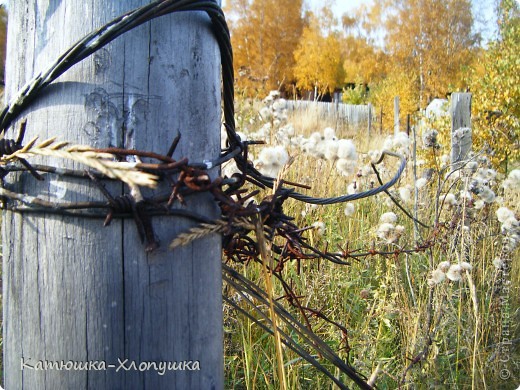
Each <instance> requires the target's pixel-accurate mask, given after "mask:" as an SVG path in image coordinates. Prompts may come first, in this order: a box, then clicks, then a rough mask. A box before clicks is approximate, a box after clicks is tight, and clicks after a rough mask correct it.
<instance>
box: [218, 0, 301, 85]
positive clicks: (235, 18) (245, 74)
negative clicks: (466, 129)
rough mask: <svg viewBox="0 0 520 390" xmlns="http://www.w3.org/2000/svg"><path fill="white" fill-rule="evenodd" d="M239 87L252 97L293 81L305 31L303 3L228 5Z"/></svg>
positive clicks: (271, 0)
mask: <svg viewBox="0 0 520 390" xmlns="http://www.w3.org/2000/svg"><path fill="white" fill-rule="evenodd" d="M228 3H229V5H228V6H227V7H226V11H227V13H228V14H229V20H230V27H231V41H232V44H233V53H234V66H235V69H236V75H237V84H238V85H237V86H238V88H240V89H242V90H245V91H246V93H248V94H250V95H258V94H264V93H265V92H267V91H269V90H272V89H283V88H284V86H285V85H287V84H289V83H291V82H292V81H293V79H294V74H293V69H294V56H293V52H294V48H295V47H296V46H297V44H298V42H299V40H300V36H301V34H302V29H303V17H302V4H303V0H233V1H230V2H228Z"/></svg>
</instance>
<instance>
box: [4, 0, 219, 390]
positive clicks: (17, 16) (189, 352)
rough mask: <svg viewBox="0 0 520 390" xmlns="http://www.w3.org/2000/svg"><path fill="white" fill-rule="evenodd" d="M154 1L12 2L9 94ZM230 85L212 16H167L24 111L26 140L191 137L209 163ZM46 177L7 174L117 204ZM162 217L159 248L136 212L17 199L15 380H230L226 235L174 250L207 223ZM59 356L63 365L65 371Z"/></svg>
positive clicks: (206, 384)
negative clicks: (71, 208)
mask: <svg viewBox="0 0 520 390" xmlns="http://www.w3.org/2000/svg"><path fill="white" fill-rule="evenodd" d="M149 3H150V1H149V0H113V1H106V0H67V1H49V0H24V1H18V0H16V1H11V2H10V3H9V27H8V29H9V32H8V45H7V71H6V75H7V76H6V99H7V100H8V99H10V98H13V96H14V95H15V94H16V93H17V91H18V90H19V89H20V88H21V87H22V86H23V85H24V84H25V83H26V82H28V81H29V80H31V79H32V78H33V77H34V76H36V75H37V74H38V72H40V71H43V70H46V68H47V67H48V66H49V65H50V64H51V63H52V62H54V61H55V60H56V59H57V58H58V57H59V55H61V54H62V53H63V52H64V51H65V50H66V49H68V48H69V47H70V46H71V45H72V44H74V43H75V42H76V41H78V40H79V39H80V38H82V37H83V36H85V35H86V34H88V33H90V32H91V30H92V29H97V28H99V27H102V26H103V25H104V24H106V23H107V22H109V21H110V20H112V19H114V18H116V17H117V16H120V15H121V14H123V13H125V12H127V11H130V10H132V9H134V8H136V7H139V6H143V5H146V4H149ZM219 3H220V2H219ZM220 82H221V78H220V56H219V50H218V45H217V43H216V40H215V38H214V37H213V34H212V30H211V26H210V19H209V17H208V15H207V14H206V13H204V12H181V13H176V14H173V15H165V16H161V17H159V18H156V19H154V20H152V21H150V22H148V23H145V24H143V25H141V26H140V27H138V28H135V29H134V30H132V31H129V32H127V33H126V34H124V35H122V36H121V37H119V38H117V39H116V40H114V41H113V42H112V43H110V44H108V45H107V46H105V47H104V48H103V49H101V50H99V51H97V52H96V53H94V54H93V55H92V56H90V57H88V58H86V59H85V60H83V61H82V62H80V63H78V64H77V65H75V66H73V67H72V68H71V69H69V71H68V72H66V73H65V74H64V75H63V76H61V77H60V78H58V79H57V80H56V81H55V82H54V83H52V84H51V85H50V86H49V87H48V88H47V89H46V91H45V93H44V94H42V95H41V96H39V97H38V99H37V100H35V101H34V102H33V104H32V105H31V106H30V107H28V108H27V109H26V110H25V111H24V112H23V118H27V134H26V137H25V138H26V140H29V139H31V138H33V137H34V136H39V137H40V140H45V139H47V138H48V137H51V136H57V138H58V140H59V141H69V142H71V143H74V144H86V145H90V146H93V147H99V148H104V147H108V146H118V147H124V148H128V149H129V148H136V149H140V150H146V151H153V152H156V153H160V154H163V155H164V154H166V153H167V152H168V148H169V145H170V144H171V142H172V140H173V139H174V137H175V136H176V135H177V133H180V134H181V139H180V143H179V145H178V147H177V149H176V151H175V155H174V157H175V158H177V159H178V158H179V157H188V158H189V160H190V161H203V160H205V159H208V160H211V159H214V158H215V157H216V156H218V155H219V153H220V114H221V107H220V101H221V93H220ZM20 119H22V118H20ZM18 125H19V124H18V123H15V124H13V126H12V128H11V129H9V134H8V136H9V137H13V135H15V130H16V129H18ZM53 163H55V164H60V165H59V166H60V167H63V168H75V169H81V168H82V167H83V166H81V165H79V166H78V164H73V163H72V162H71V161H69V160H61V159H60V160H59V161H56V160H53ZM216 173H217V172H216V171H214V172H212V174H213V175H216ZM43 175H44V177H45V180H44V181H42V182H39V181H36V180H32V177H30V176H29V175H28V174H27V173H23V174H21V175H19V176H16V177H15V176H14V174H13V175H11V174H9V175H8V176H6V178H5V183H4V185H5V187H6V189H10V190H12V191H16V192H21V193H27V194H29V195H31V196H41V197H44V199H47V198H48V197H51V199H56V198H59V201H64V202H65V201H69V202H80V201H89V200H97V201H105V200H106V199H104V198H103V196H102V194H101V193H100V190H99V188H96V187H95V186H94V185H92V184H91V183H90V182H88V181H85V180H82V179H76V178H67V177H64V176H57V175H54V174H43ZM106 184H107V189H108V191H109V192H110V193H111V194H112V196H117V195H121V194H122V192H123V191H124V192H126V193H128V192H129V190H128V188H125V189H123V186H122V185H121V184H120V183H109V182H106ZM125 187H126V186H125ZM167 187H169V186H166V185H165V187H163V188H161V189H158V190H157V191H165V190H167ZM57 188H58V189H60V191H59V193H57V191H56V189H57ZM145 190H147V189H143V194H146V196H148V193H146V192H144V191H145ZM169 190H171V187H169ZM150 195H151V194H150ZM186 201H187V207H188V208H189V209H191V210H195V211H196V212H197V213H199V214H202V215H205V216H207V217H208V218H211V219H214V218H218V217H219V211H218V207H217V205H216V204H215V202H214V200H213V198H212V197H211V196H210V195H209V194H201V195H200V196H196V197H189V198H187V199H186ZM152 224H153V227H154V231H155V234H156V235H157V237H158V239H159V240H160V242H161V246H160V248H159V249H157V250H156V251H154V252H152V253H146V252H145V249H144V245H142V244H141V242H140V240H139V235H138V232H137V228H136V224H135V223H134V221H133V220H131V219H126V220H121V219H118V218H115V219H114V220H113V221H112V223H111V225H110V226H108V227H106V228H103V220H102V219H91V218H80V217H73V216H70V215H57V214H52V213H47V214H43V213H23V214H20V213H14V212H10V211H4V213H3V217H2V225H3V226H2V235H3V240H2V241H3V242H2V244H3V275H2V276H3V293H4V295H3V298H4V300H3V304H4V329H3V336H4V338H3V348H4V361H3V363H4V367H3V368H4V387H5V388H7V389H13V390H14V389H27V390H32V389H48V390H51V389H52V390H53V389H83V390H85V389H136V390H137V389H222V388H223V386H224V378H223V373H224V369H223V367H224V364H223V333H222V332H223V331H222V285H221V246H220V245H221V244H220V236H218V235H210V236H208V237H206V238H204V239H201V240H197V241H196V242H194V243H193V244H189V245H187V246H185V247H182V248H177V249H175V250H174V251H170V250H168V244H169V241H170V240H171V239H173V238H174V237H175V236H176V235H177V234H178V233H180V232H183V231H186V230H187V229H188V228H189V227H192V226H193V222H190V221H189V220H186V219H182V218H173V217H153V219H152ZM60 362H61V363H60ZM38 364H40V366H39V368H40V369H31V366H33V367H34V366H35V365H36V367H37V368H38ZM60 364H61V365H63V364H64V365H65V368H62V369H57V368H52V367H57V366H60ZM121 364H122V365H123V367H121ZM143 364H144V366H143ZM44 365H45V366H47V367H49V365H50V367H51V369H47V370H45V369H42V367H44ZM110 365H113V366H110ZM163 365H164V366H163ZM67 367H69V368H68V369H67ZM70 367H75V369H74V368H73V369H70ZM81 367H83V369H81ZM85 367H87V368H85ZM161 367H163V368H164V371H163V370H162V369H161ZM96 368H97V369H96ZM117 368H119V369H118V370H117V372H116V369H117ZM126 368H129V370H126Z"/></svg>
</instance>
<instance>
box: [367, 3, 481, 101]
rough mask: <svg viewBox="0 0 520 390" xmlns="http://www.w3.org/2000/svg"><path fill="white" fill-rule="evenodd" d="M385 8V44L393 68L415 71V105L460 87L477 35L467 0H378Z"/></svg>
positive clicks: (401, 71) (412, 72) (408, 72)
mask: <svg viewBox="0 0 520 390" xmlns="http://www.w3.org/2000/svg"><path fill="white" fill-rule="evenodd" d="M384 1H388V2H389V4H390V5H389V9H387V11H386V23H385V27H386V29H387V37H386V42H385V44H386V49H387V51H388V53H389V55H390V56H391V58H392V63H393V64H394V68H395V71H397V72H400V73H404V74H415V75H417V82H418V90H419V105H420V106H421V107H424V106H426V105H427V104H428V102H429V101H430V100H431V99H433V98H435V97H439V96H445V95H446V93H448V92H450V91H454V90H457V89H461V88H462V87H463V85H462V84H463V80H464V77H463V73H462V72H463V70H464V68H465V66H467V65H469V64H470V63H471V59H472V56H473V50H472V49H473V48H474V47H475V45H476V43H477V42H478V36H477V35H475V34H474V33H473V32H472V27H473V16H472V11H471V1H470V0H379V1H376V3H381V2H384Z"/></svg>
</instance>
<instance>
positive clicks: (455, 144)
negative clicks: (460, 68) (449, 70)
mask: <svg viewBox="0 0 520 390" xmlns="http://www.w3.org/2000/svg"><path fill="white" fill-rule="evenodd" d="M459 129H466V130H464V131H459V132H458V133H457V134H455V132H456V131H457V130H459ZM451 135H452V137H451V141H452V142H451V162H452V164H454V163H457V162H460V161H463V160H466V159H467V157H468V153H469V152H470V151H471V146H472V134H471V93H462V92H457V93H453V94H452V95H451ZM457 166H458V165H457ZM457 166H455V167H454V168H456V167H457Z"/></svg>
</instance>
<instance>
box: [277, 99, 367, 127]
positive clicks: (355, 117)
mask: <svg viewBox="0 0 520 390" xmlns="http://www.w3.org/2000/svg"><path fill="white" fill-rule="evenodd" d="M287 109H288V110H289V111H296V110H299V111H316V112H317V113H318V115H319V116H320V117H321V118H331V119H336V120H342V121H344V122H345V123H346V124H347V125H362V124H367V123H369V122H371V123H375V122H376V113H375V110H374V107H373V106H372V105H371V104H368V105H355V104H344V103H338V102H334V103H326V102H315V101H306V100H288V101H287ZM369 117H370V118H371V120H370V121H369Z"/></svg>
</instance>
